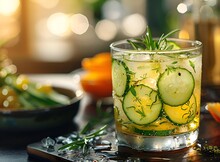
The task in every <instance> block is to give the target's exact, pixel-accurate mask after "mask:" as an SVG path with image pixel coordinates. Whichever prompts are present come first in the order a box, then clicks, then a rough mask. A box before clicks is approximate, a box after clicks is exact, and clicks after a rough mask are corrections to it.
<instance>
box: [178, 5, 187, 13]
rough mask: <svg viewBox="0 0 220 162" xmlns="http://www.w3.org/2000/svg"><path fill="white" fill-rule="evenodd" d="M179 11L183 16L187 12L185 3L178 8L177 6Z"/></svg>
mask: <svg viewBox="0 0 220 162" xmlns="http://www.w3.org/2000/svg"><path fill="white" fill-rule="evenodd" d="M177 11H178V12H179V13H181V14H184V13H186V12H187V5H186V4H184V3H180V4H179V5H178V6H177Z"/></svg>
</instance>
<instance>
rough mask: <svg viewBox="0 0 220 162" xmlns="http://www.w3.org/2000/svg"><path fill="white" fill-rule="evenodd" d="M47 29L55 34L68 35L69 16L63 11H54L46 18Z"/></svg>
mask: <svg viewBox="0 0 220 162" xmlns="http://www.w3.org/2000/svg"><path fill="white" fill-rule="evenodd" d="M47 28H48V30H49V31H50V32H51V33H52V34H54V35H57V36H62V37H63V36H68V35H69V34H70V33H69V16H68V15H66V14H64V13H55V14H53V15H51V16H50V17H49V18H48V20H47Z"/></svg>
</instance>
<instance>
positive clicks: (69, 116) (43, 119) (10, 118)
mask: <svg viewBox="0 0 220 162" xmlns="http://www.w3.org/2000/svg"><path fill="white" fill-rule="evenodd" d="M54 89H55V90H56V91H58V92H59V93H61V94H63V95H66V96H68V97H69V98H70V99H71V102H70V104H69V105H65V106H58V107H49V108H39V109H36V110H0V131H39V130H41V131H42V130H48V129H53V128H57V127H62V126H63V125H67V124H69V123H71V122H73V119H74V117H75V116H76V114H77V113H78V110H79V103H80V100H81V98H82V94H81V95H76V91H75V90H72V89H67V88H61V87H54Z"/></svg>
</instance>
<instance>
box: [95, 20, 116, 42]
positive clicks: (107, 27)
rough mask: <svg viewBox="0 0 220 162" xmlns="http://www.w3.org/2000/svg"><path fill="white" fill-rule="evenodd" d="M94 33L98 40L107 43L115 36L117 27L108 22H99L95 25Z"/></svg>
mask: <svg viewBox="0 0 220 162" xmlns="http://www.w3.org/2000/svg"><path fill="white" fill-rule="evenodd" d="M95 32H96V34H97V36H98V37H99V38H100V39H102V40H104V41H109V40H112V39H113V38H114V37H115V36H116V34H117V27H116V25H115V24H114V23H113V22H112V21H110V20H101V21H99V22H98V23H97V24H96V27H95Z"/></svg>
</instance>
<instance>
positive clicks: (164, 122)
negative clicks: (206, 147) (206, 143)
mask: <svg viewBox="0 0 220 162" xmlns="http://www.w3.org/2000/svg"><path fill="white" fill-rule="evenodd" d="M168 41H169V42H172V43H173V45H174V46H175V47H174V48H173V49H172V50H166V51H148V50H144V51H139V50H134V49H133V48H132V46H131V45H130V44H129V43H127V41H126V40H122V41H118V42H114V43H112V44H111V45H110V48H111V54H112V82H113V99H114V118H115V125H116V135H117V141H118V145H119V146H127V147H130V148H132V149H135V150H143V151H169V150H177V149H182V148H185V147H189V146H191V145H193V144H194V143H195V142H196V140H197V138H198V127H199V118H200V97H201V69H202V43H201V42H199V41H191V40H181V39H168Z"/></svg>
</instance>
